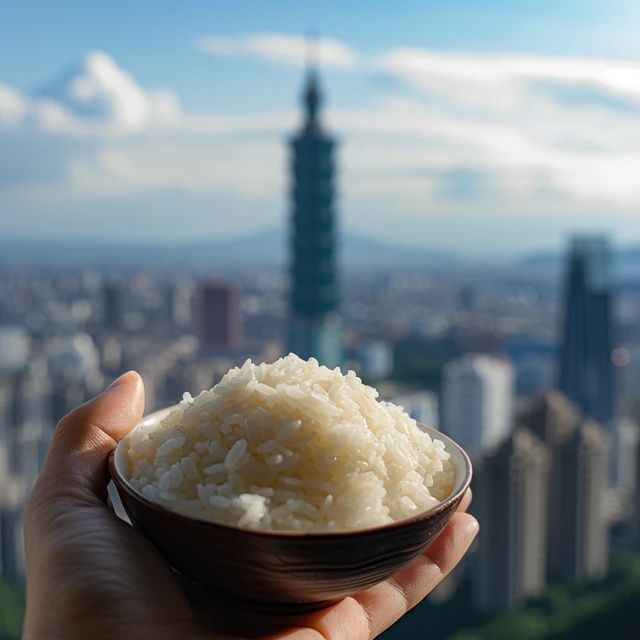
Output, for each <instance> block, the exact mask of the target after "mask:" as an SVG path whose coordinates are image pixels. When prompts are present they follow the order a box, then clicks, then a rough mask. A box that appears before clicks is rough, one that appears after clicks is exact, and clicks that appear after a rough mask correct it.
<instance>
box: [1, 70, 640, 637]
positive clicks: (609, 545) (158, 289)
mask: <svg viewBox="0 0 640 640" xmlns="http://www.w3.org/2000/svg"><path fill="white" fill-rule="evenodd" d="M322 91H323V90H322V88H321V81H320V78H319V77H318V75H317V71H316V70H315V69H311V70H310V71H308V73H307V77H306V79H305V88H304V92H303V107H304V110H305V121H304V125H303V128H302V129H301V131H300V132H299V133H298V134H296V135H295V136H294V137H293V138H292V139H291V142H290V147H291V149H290V151H291V167H292V175H291V184H292V187H291V193H292V202H291V215H290V224H291V235H290V240H289V245H290V251H291V269H290V272H289V274H287V273H282V272H280V271H278V270H268V269H266V270H255V271H254V270H253V269H251V268H248V269H245V270H244V271H240V270H238V271H237V272H236V273H234V274H232V275H229V274H225V273H223V272H221V273H220V274H219V275H217V276H216V277H213V278H211V277H208V276H205V274H202V273H196V272H190V271H189V269H185V270H184V271H183V272H181V273H177V274H176V273H173V274H171V275H168V274H167V273H166V272H163V271H164V270H163V269H158V270H156V269H154V268H153V267H152V266H150V268H149V269H148V270H143V269H140V268H137V269H135V270H131V271H127V270H113V271H111V272H109V271H105V270H103V271H100V270H99V269H97V268H96V269H85V270H83V269H70V268H57V269H56V268H54V269H47V268H42V267H40V266H38V265H37V264H33V265H7V264H4V265H3V267H2V278H0V283H1V284H0V312H1V315H0V318H1V320H2V328H1V329H0V344H1V348H0V473H1V476H0V478H1V483H0V486H2V496H1V497H2V502H1V503H0V504H1V508H0V532H1V536H0V549H1V555H0V559H1V563H0V567H1V571H2V577H3V578H4V579H6V580H9V581H17V582H19V581H21V580H23V579H24V559H23V554H22V535H21V510H22V507H23V505H24V501H25V499H26V496H27V495H28V491H29V488H30V487H31V485H32V484H33V482H34V480H35V478H36V477H37V474H38V471H39V468H40V465H41V464H42V461H43V457H44V455H45V452H46V449H47V444H48V441H49V438H50V437H51V432H52V429H53V425H54V424H55V423H56V421H58V420H59V419H60V418H61V417H62V416H63V415H65V413H67V412H68V411H70V410H71V409H72V408H73V407H75V406H77V405H78V404H79V403H81V402H83V401H84V400H86V399H88V398H90V397H91V396H93V395H94V394H96V393H98V392H99V391H100V390H101V389H102V388H103V386H104V385H105V384H106V383H107V382H108V381H109V380H110V379H112V378H113V377H115V376H116V375H118V374H119V373H121V372H122V371H125V370H127V369H129V368H135V369H137V370H138V371H139V372H140V373H141V375H142V377H143V379H144V382H145V389H146V394H147V411H152V410H153V409H155V408H160V407H163V406H167V405H170V404H173V403H175V402H177V401H178V400H179V398H180V397H181V396H182V393H183V392H184V391H186V390H188V391H190V392H191V393H195V392H198V391H199V390H201V389H204V388H209V387H211V386H212V385H213V384H215V382H216V381H217V380H218V379H219V378H220V377H221V376H222V374H223V373H224V372H225V371H226V370H227V369H228V368H229V367H231V366H234V365H238V364H241V363H242V362H243V361H244V360H245V359H246V358H251V359H253V360H255V361H263V360H264V361H271V360H273V359H275V358H277V357H279V356H280V355H282V354H284V353H286V352H289V351H293V352H296V353H298V354H299V355H301V356H302V357H315V358H317V359H318V360H319V361H320V362H323V363H326V364H327V365H328V366H340V365H342V366H345V367H349V368H354V369H355V370H356V371H357V372H358V374H359V375H360V376H361V377H362V378H363V379H364V380H365V381H367V382H368V383H370V384H374V385H376V386H377V387H378V388H379V390H380V393H381V397H383V398H385V399H388V400H391V401H394V402H397V403H399V404H401V405H402V406H404V407H405V408H406V410H407V411H409V412H410V414H411V415H412V417H414V418H415V419H417V420H418V421H421V422H424V423H427V424H435V425H436V426H438V427H439V428H441V429H442V430H443V431H444V432H445V433H447V434H449V435H451V436H452V437H453V438H454V439H456V440H457V441H458V442H459V443H460V444H462V446H463V447H465V449H466V450H467V451H468V452H469V453H470V454H471V455H472V458H473V460H474V466H475V470H476V475H475V479H474V483H473V488H474V504H473V507H472V509H473V511H474V513H475V514H476V515H477V516H478V518H479V521H480V523H481V535H480V540H479V543H478V545H477V549H476V550H474V552H473V553H472V554H471V555H470V556H469V558H468V559H467V560H466V561H465V563H464V566H463V567H462V568H461V569H460V570H459V571H458V572H457V573H456V574H454V575H453V576H452V577H451V578H450V579H449V581H450V582H454V581H460V580H470V581H471V582H472V584H473V589H472V593H473V596H472V603H473V606H474V607H476V608H478V609H479V610H482V611H490V612H496V611H502V610H505V609H507V608H509V607H511V606H512V605H514V604H516V603H518V602H521V601H522V600H523V599H525V598H526V597H528V596H531V595H535V594H536V593H538V592H539V591H540V590H542V589H543V587H544V586H545V585H546V584H547V583H548V581H551V580H573V579H597V578H601V577H603V576H604V575H606V573H607V571H608V566H609V557H610V554H611V553H615V552H617V551H620V550H621V549H624V548H633V547H634V546H637V545H638V543H639V542H640V503H639V498H638V492H637V490H636V487H637V484H638V480H637V475H638V473H639V472H640V465H639V464H638V463H637V457H638V453H637V452H638V451H639V449H638V447H637V441H638V427H637V423H636V420H637V417H638V407H639V406H640V403H639V401H640V393H638V390H637V389H635V388H634V386H633V380H634V378H635V374H634V373H633V371H634V370H635V368H637V365H636V364H635V360H634V356H636V353H639V352H638V348H639V347H640V326H638V327H636V328H635V329H636V332H635V333H634V331H633V329H634V327H633V325H632V324H625V317H627V318H628V317H631V318H632V317H633V314H632V313H631V310H633V311H636V310H637V309H638V307H639V306H640V289H637V290H636V289H633V288H629V290H623V291H621V290H620V289H621V288H620V286H619V285H618V284H616V281H615V280H614V275H613V272H612V265H611V262H612V250H611V248H610V247H609V245H608V243H607V239H606V238H605V237H602V236H576V237H575V238H573V239H571V242H570V246H569V247H568V251H567V256H566V259H565V263H566V264H565V268H564V275H563V280H562V282H561V283H558V282H554V281H553V279H552V277H553V276H551V277H550V276H549V275H548V274H546V275H545V273H544V271H543V272H541V273H540V274H535V275H533V276H532V275H531V272H530V271H529V270H528V269H527V268H526V265H523V266H521V267H520V268H519V269H515V270H507V269H499V268H494V269H493V270H488V271H487V272H486V273H470V272H469V270H468V269H467V268H465V267H457V266H454V267H453V268H449V269H447V268H444V267H440V268H431V269H429V268H418V267H406V268H401V269H398V270H388V271H386V270H382V269H381V270H375V269H373V270H368V271H360V272H358V271H354V272H347V273H344V274H343V273H340V271H339V270H338V265H337V258H336V241H337V237H338V235H339V233H340V232H339V219H338V215H337V213H336V208H337V207H336V204H337V202H336V196H335V190H334V181H335V179H336V178H337V169H336V161H335V154H336V152H337V149H336V144H335V142H334V140H333V139H332V138H331V137H330V135H329V134H328V133H327V132H326V131H325V129H324V127H323V125H322V111H321V101H322ZM551 273H552V274H553V273H554V272H553V270H551ZM287 276H288V277H287ZM625 309H626V312H624V313H623V310H625ZM621 316H622V317H621ZM561 319H562V320H561ZM560 486H562V487H563V490H562V491H558V490H557V488H558V487H560ZM443 588H444V587H443ZM448 588H449V589H455V586H454V585H452V584H450V585H448ZM414 615H416V616H417V615H419V609H418V613H417V614H414ZM390 633H391V635H392V634H393V632H390Z"/></svg>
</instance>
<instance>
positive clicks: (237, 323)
mask: <svg viewBox="0 0 640 640" xmlns="http://www.w3.org/2000/svg"><path fill="white" fill-rule="evenodd" d="M197 331H198V346H199V349H200V352H201V353H203V354H208V353H220V352H225V351H226V352H229V351H233V350H236V349H240V348H242V344H243V340H242V314H241V309H240V295H239V293H238V291H237V289H235V288H234V287H233V286H231V285H228V284H226V283H221V282H209V283H207V284H205V285H203V286H202V287H201V289H200V295H199V300H198V319H197Z"/></svg>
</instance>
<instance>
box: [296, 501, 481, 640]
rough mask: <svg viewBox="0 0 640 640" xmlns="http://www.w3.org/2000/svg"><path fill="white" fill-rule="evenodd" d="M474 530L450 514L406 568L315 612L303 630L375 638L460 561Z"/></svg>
mask: <svg viewBox="0 0 640 640" xmlns="http://www.w3.org/2000/svg"><path fill="white" fill-rule="evenodd" d="M478 529H479V527H478V522H477V521H476V519H475V518H474V517H473V516H470V515H469V514H466V513H456V514H454V516H453V517H452V518H451V520H450V521H449V523H448V524H447V526H446V527H445V528H444V530H443V532H442V533H441V534H440V535H439V536H438V537H437V538H436V540H435V541H434V542H433V544H432V545H431V546H430V547H429V548H428V549H427V550H426V551H425V552H424V553H423V554H422V555H420V556H419V557H418V558H416V559H415V560H413V561H412V562H411V563H409V565H407V566H406V567H404V568H403V569H401V570H400V571H398V572H397V573H396V574H394V575H393V576H392V577H391V578H389V579H387V580H386V581H385V582H383V583H381V584H379V585H376V586H375V587H372V588H371V589H367V590H366V591H362V592H361V593H359V594H357V595H356V596H354V597H352V598H346V599H345V600H343V601H342V602H341V603H339V604H337V605H336V606H334V607H331V608H330V609H327V610H325V611H321V612H319V613H317V614H314V615H313V616H312V617H311V618H310V619H309V621H308V622H307V626H308V627H310V628H311V629H313V630H314V631H317V632H318V633H319V634H320V637H324V638H331V640H334V639H335V640H338V639H340V640H342V639H346V638H348V639H349V640H351V639H353V640H356V639H357V640H365V639H366V638H375V637H376V636H377V635H379V634H380V633H382V632H383V631H384V630H385V629H387V628H388V627H390V626H391V625H392V624H393V623H394V622H396V621H397V620H398V619H399V618H400V617H402V616H403V615H404V614H405V613H406V612H407V611H409V609H411V608H412V607H414V606H415V605H416V604H418V603H419V602H420V601H421V600H422V599H423V598H424V597H425V596H426V595H427V594H428V593H429V592H430V591H432V590H433V589H434V588H435V587H436V586H437V585H438V584H439V583H440V581H441V580H442V579H443V578H444V577H445V576H446V575H447V574H448V573H449V572H450V571H451V570H452V569H453V568H454V567H455V566H456V565H457V564H458V562H460V560H461V558H462V556H463V555H464V553H465V552H466V551H467V549H468V548H469V546H470V545H471V543H472V542H473V539H474V538H475V537H476V535H477V533H478ZM296 640H297V636H296Z"/></svg>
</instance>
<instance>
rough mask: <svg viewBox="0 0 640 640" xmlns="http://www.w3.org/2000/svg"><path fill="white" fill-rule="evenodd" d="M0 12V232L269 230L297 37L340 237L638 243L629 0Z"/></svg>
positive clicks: (66, 6) (25, 7)
mask: <svg viewBox="0 0 640 640" xmlns="http://www.w3.org/2000/svg"><path fill="white" fill-rule="evenodd" d="M3 4H4V6H3V8H2V19H1V20H0V148H1V149H2V151H0V233H2V235H5V236H11V237H22V238H25V237H37V238H47V237H72V236H75V237H101V238H105V239H110V240H116V239H119V238H123V237H128V238H140V239H147V240H151V241H155V240H159V241H164V240H166V239H169V238H178V239H180V240H188V239H189V238H191V237H198V238H201V237H202V236H203V235H205V236H211V237H221V236H224V235H237V234H242V233H246V232H248V231H251V230H254V229H258V228H268V227H273V226H276V225H278V224H283V223H284V221H285V217H286V211H287V203H286V190H287V181H286V173H285V169H286V161H287V158H286V149H285V148H284V144H283V141H284V140H285V139H286V136H287V135H288V134H289V133H290V132H291V131H292V130H293V129H294V128H295V126H296V125H297V122H298V119H299V115H298V113H297V110H298V105H297V100H298V96H299V91H300V84H301V62H302V61H301V59H300V55H299V52H300V44H301V43H300V42H299V38H300V36H301V35H302V34H304V33H305V32H306V31H307V30H308V29H309V28H313V29H315V30H317V31H319V32H320V33H322V34H323V36H324V37H326V39H327V40H326V42H323V43H322V44H321V49H322V52H323V54H322V57H323V83H324V86H325V89H326V92H327V94H328V99H327V101H328V110H327V121H328V123H329V125H330V126H331V128H332V130H333V131H334V132H335V133H336V134H337V135H338V137H339V138H340V140H341V142H342V145H341V154H340V165H341V169H342V171H341V175H340V182H339V188H340V194H341V200H340V214H341V220H342V223H343V226H344V227H346V228H349V229H352V230H355V231H358V232H365V233H370V234H372V235H375V236H378V237H384V238H388V239H390V240H392V241H394V242H398V243H411V244H422V245H425V246H428V245H436V246H440V247H452V248H454V249H458V250H460V251H465V252H470V253H476V254H483V255H493V254H497V253H500V254H505V253H517V252H520V251H526V250H530V249H536V248H538V247H553V246H558V245H559V244H561V243H562V242H563V241H564V238H565V236H566V235H567V233H569V232H570V231H571V230H574V229H577V230H580V229H585V228H586V229H601V228H602V229H604V230H608V231H609V232H610V233H611V234H612V235H613V236H614V238H615V239H616V240H618V241H619V242H622V243H625V244H628V243H632V242H640V225H638V224H637V223H636V222H635V220H636V219H637V213H638V208H639V206H640V186H638V185H636V184H635V182H636V181H635V175H637V167H638V166H640V164H639V160H640V39H639V38H638V37H637V25H638V24H640V3H637V2H632V1H627V2H622V1H614V2H606V3H605V2H586V1H583V2H577V1H567V2H562V3H559V2H546V1H542V2H535V3H534V2H507V1H504V2H486V1H482V0H476V1H473V2H471V1H459V0H458V1H456V2H451V1H441V2H425V1H422V2H418V1H405V2H403V3H402V8H401V9H398V8H397V6H396V3H390V2H368V3H366V4H365V3H362V2H347V1H343V2H334V1H328V2H284V1H281V2H277V1H273V0H272V1H270V2H262V1H261V2H258V1H255V2H242V1H239V2H211V1H209V2H194V1H183V2H180V3H176V2H160V1H155V2H149V1H142V0H140V1H138V2H123V1H113V0H112V1H110V2H86V1H77V2H69V1H60V2H56V3H51V2H44V1H43V2H32V1H28V0H27V1H22V2H15V1H14V2H5V3H3ZM365 7H366V9H365Z"/></svg>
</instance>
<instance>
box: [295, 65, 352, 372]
mask: <svg viewBox="0 0 640 640" xmlns="http://www.w3.org/2000/svg"><path fill="white" fill-rule="evenodd" d="M321 101H322V96H321V93H320V87H319V82H318V75H317V73H316V71H315V70H314V69H310V70H309V71H308V72H307V80H306V88H305V92H304V106H305V121H304V124H303V126H302V130H301V131H300V132H299V133H298V134H296V135H295V136H294V137H293V139H292V140H291V143H290V144H291V170H292V188H291V194H292V211H291V238H290V245H291V264H290V275H291V291H290V299H289V327H288V333H289V335H288V349H289V351H293V352H294V353H297V354H298V355H299V356H300V357H301V358H305V359H306V358H310V357H314V358H316V359H317V360H318V361H319V362H320V363H321V364H325V365H327V366H330V367H333V366H338V365H340V364H341V361H342V336H341V323H340V315H339V313H338V284H337V273H336V272H337V268H336V219H335V210H334V209H335V190H334V173H335V167H334V154H335V147H336V142H335V140H334V139H333V138H332V137H331V136H329V135H328V134H327V133H326V131H325V130H324V128H323V126H322V124H321V122H320V106H321Z"/></svg>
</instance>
